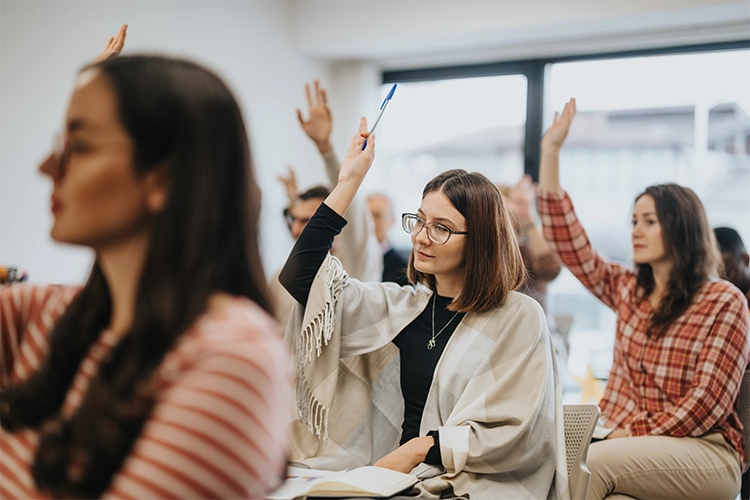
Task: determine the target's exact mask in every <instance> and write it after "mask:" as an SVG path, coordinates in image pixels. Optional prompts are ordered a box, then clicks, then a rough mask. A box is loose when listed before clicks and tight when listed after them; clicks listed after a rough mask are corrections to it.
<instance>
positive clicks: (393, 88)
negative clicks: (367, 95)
mask: <svg viewBox="0 0 750 500" xmlns="http://www.w3.org/2000/svg"><path fill="white" fill-rule="evenodd" d="M396 87H398V83H394V84H393V87H391V91H390V92H388V96H387V97H386V99H390V98H391V97H393V93H394V92H396Z"/></svg>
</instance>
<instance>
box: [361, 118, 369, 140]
mask: <svg viewBox="0 0 750 500" xmlns="http://www.w3.org/2000/svg"><path fill="white" fill-rule="evenodd" d="M359 135H361V136H362V137H367V136H368V135H370V133H369V132H368V131H367V118H365V117H364V116H363V117H362V118H360V119H359Z"/></svg>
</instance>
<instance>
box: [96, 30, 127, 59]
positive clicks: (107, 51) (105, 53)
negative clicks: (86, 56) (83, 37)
mask: <svg viewBox="0 0 750 500" xmlns="http://www.w3.org/2000/svg"><path fill="white" fill-rule="evenodd" d="M127 34H128V25H127V24H123V25H122V28H120V31H118V32H117V35H115V36H113V37H112V38H110V39H109V41H108V42H107V46H106V47H104V50H102V52H101V53H100V54H99V55H98V56H96V57H95V58H94V60H93V61H91V64H96V63H98V62H100V61H105V60H107V59H109V58H111V57H117V56H119V55H120V52H122V49H123V47H125V36H126V35H127Z"/></svg>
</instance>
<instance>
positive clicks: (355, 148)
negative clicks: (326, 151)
mask: <svg viewBox="0 0 750 500" xmlns="http://www.w3.org/2000/svg"><path fill="white" fill-rule="evenodd" d="M365 139H367V147H366V148H365V149H364V150H363V149H362V144H364V142H365ZM374 159H375V134H373V135H371V136H370V135H369V134H368V132H367V118H365V117H362V118H360V119H359V130H358V131H357V133H356V134H354V137H352V140H351V142H350V143H349V149H348V151H347V152H346V156H345V157H344V162H343V163H342V164H341V170H340V171H339V183H342V182H351V181H354V182H357V183H358V185H357V187H359V183H361V182H362V180H364V178H365V175H366V174H367V172H368V170H370V166H371V165H372V162H373V160H374Z"/></svg>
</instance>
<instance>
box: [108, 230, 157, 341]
mask: <svg viewBox="0 0 750 500" xmlns="http://www.w3.org/2000/svg"><path fill="white" fill-rule="evenodd" d="M148 240H149V238H148V235H147V234H146V233H145V232H144V233H143V234H140V235H138V236H135V237H133V238H131V239H129V240H127V241H125V242H122V243H118V244H114V245H111V246H108V247H107V248H105V249H100V250H98V251H97V252H96V254H97V259H98V261H99V266H100V267H101V269H102V273H103V274H104V278H105V279H106V280H107V286H108V287H109V293H110V296H111V297H112V317H111V319H110V323H109V327H108V328H109V329H112V330H114V331H116V332H118V333H125V332H127V331H128V330H129V329H130V327H131V326H132V324H133V316H134V314H135V301H136V296H137V293H138V282H139V281H140V278H141V272H142V270H143V264H144V261H145V260H146V252H147V250H148Z"/></svg>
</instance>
